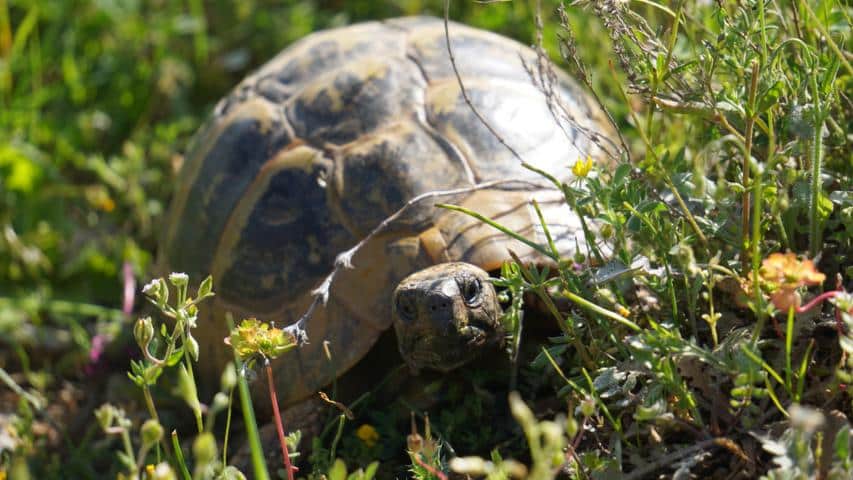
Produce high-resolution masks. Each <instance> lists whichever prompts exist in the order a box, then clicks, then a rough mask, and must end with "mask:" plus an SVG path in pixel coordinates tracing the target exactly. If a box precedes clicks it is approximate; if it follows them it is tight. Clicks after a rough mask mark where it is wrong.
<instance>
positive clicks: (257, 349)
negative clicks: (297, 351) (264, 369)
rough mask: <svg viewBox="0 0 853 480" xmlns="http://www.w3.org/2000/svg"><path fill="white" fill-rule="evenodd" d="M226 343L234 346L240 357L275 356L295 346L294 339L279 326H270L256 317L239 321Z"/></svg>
mask: <svg viewBox="0 0 853 480" xmlns="http://www.w3.org/2000/svg"><path fill="white" fill-rule="evenodd" d="M226 343H228V344H229V345H231V347H232V348H234V351H236V352H237V355H239V356H240V358H241V359H244V360H245V359H247V358H249V357H252V356H254V355H258V354H260V355H262V356H264V357H266V358H276V357H278V356H279V355H281V354H282V353H284V352H286V351H288V350H290V349H291V348H293V347H295V346H296V339H294V338H293V336H291V335H289V334H288V333H286V332H285V331H284V330H282V329H280V328H270V326H269V324H266V323H261V322H260V321H259V320H258V319H257V318H247V319H245V320H243V321H242V322H240V325H238V326H237V327H236V328H234V330H231V335H230V336H229V337H228V338H227V339H226Z"/></svg>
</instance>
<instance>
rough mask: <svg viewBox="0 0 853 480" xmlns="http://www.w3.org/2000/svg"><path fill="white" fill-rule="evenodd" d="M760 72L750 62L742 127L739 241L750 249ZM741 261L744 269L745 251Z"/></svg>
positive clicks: (756, 66)
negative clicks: (754, 132) (754, 136)
mask: <svg viewBox="0 0 853 480" xmlns="http://www.w3.org/2000/svg"><path fill="white" fill-rule="evenodd" d="M759 73H760V65H759V63H758V62H756V61H753V62H752V79H751V81H750V83H749V99H748V100H747V115H746V128H745V129H744V134H743V140H744V141H743V167H742V168H743V180H742V183H743V203H742V206H741V217H742V220H743V223H742V224H741V236H742V238H743V241H742V243H741V245H742V248H746V249H749V250H750V251H751V250H752V249H751V248H750V246H751V242H758V239H752V240H750V235H749V221H750V208H749V207H750V200H749V195H750V188H749V187H750V184H749V174H750V169H751V163H752V162H751V161H750V160H751V158H752V130H753V128H754V127H755V116H756V112H755V96H756V93H757V92H758V75H759ZM741 261H742V262H743V266H744V269H745V268H746V266H747V265H748V263H747V261H748V260H747V256H746V254H745V252H742V253H741Z"/></svg>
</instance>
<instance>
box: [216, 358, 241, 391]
mask: <svg viewBox="0 0 853 480" xmlns="http://www.w3.org/2000/svg"><path fill="white" fill-rule="evenodd" d="M219 383H220V385H222V391H223V392H227V391H229V390H231V389H232V388H234V386H235V385H237V369H236V368H235V367H234V362H228V365H225V370H223V371H222V377H220V379H219Z"/></svg>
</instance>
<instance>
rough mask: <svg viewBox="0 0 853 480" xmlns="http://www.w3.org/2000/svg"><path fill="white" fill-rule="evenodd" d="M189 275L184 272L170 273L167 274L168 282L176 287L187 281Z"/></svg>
mask: <svg viewBox="0 0 853 480" xmlns="http://www.w3.org/2000/svg"><path fill="white" fill-rule="evenodd" d="M189 281H190V277H189V275H187V274H186V273H171V274H169V282H170V283H171V284H172V285H174V286H176V287H183V286H184V285H186V284H187V283H189Z"/></svg>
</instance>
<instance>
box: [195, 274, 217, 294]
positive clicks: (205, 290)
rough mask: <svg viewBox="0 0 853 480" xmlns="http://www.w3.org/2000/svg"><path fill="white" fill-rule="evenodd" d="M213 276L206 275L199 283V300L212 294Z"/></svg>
mask: <svg viewBox="0 0 853 480" xmlns="http://www.w3.org/2000/svg"><path fill="white" fill-rule="evenodd" d="M212 291H213V277H212V276H211V275H208V276H207V278H205V279H204V280H202V282H201V285H199V286H198V299H199V300H201V299H202V298H205V297H207V296H209V295H213V292H212Z"/></svg>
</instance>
